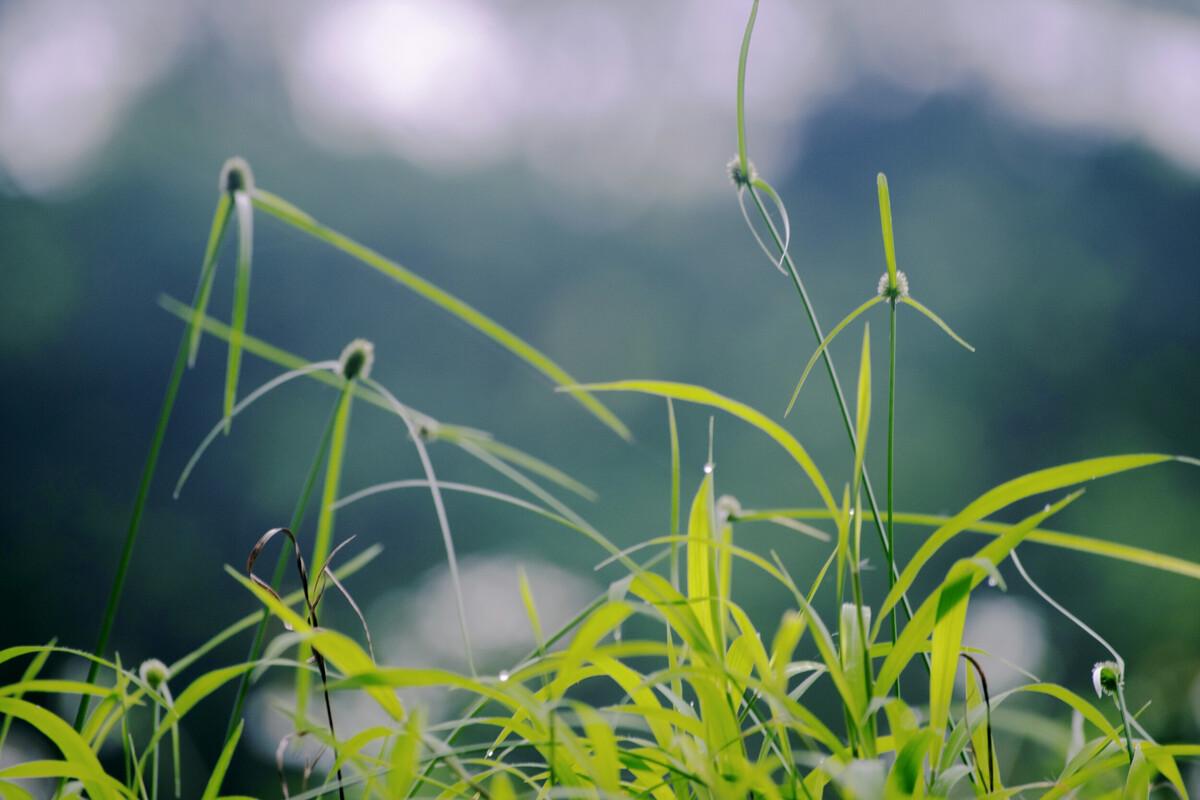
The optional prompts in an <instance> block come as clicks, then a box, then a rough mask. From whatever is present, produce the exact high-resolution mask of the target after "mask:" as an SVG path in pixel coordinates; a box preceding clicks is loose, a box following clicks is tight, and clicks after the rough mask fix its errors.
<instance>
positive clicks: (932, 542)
mask: <svg viewBox="0 0 1200 800" xmlns="http://www.w3.org/2000/svg"><path fill="white" fill-rule="evenodd" d="M1171 460H1173V458H1172V456H1168V455H1161V454H1157V453H1138V454H1133V455H1124V456H1108V457H1104V458H1092V459H1087V460H1085V461H1076V462H1073V463H1070V464H1063V465H1061V466H1057V467H1050V468H1049V469H1043V470H1038V471H1037V472H1031V473H1029V474H1027V475H1022V476H1021V477H1019V478H1014V479H1013V480H1010V481H1007V482H1005V483H1002V484H1000V485H999V486H997V487H995V488H994V489H991V490H989V491H987V492H984V493H983V494H982V495H980V496H979V497H978V498H977V499H975V500H974V501H972V502H971V503H970V504H968V505H967V506H966V508H964V509H963V510H962V511H960V512H959V513H958V514H956V515H955V516H954V517H952V518H951V519H950V520H949V521H948V522H946V523H945V524H944V525H943V526H942V527H940V528H938V530H936V531H934V533H933V534H932V535H930V537H929V538H928V539H927V540H926V541H925V542H924V543H923V544H922V545H921V547H920V548H919V549H918V550H917V552H916V554H914V555H913V557H912V560H910V561H909V562H908V565H907V566H906V567H905V568H904V570H903V571H902V572H901V573H900V576H899V577H898V578H897V579H896V584H895V586H893V587H892V590H891V591H890V592H888V596H887V598H886V599H885V600H884V602H883V606H882V607H881V608H880V610H879V621H877V622H876V631H875V636H878V633H879V631H878V627H879V624H880V622H881V621H882V620H883V619H884V616H885V615H886V614H887V612H888V611H889V610H891V609H892V608H893V607H894V606H895V605H896V603H897V602H899V599H900V597H901V596H902V595H903V594H904V592H905V591H907V590H908V587H909V586H911V585H912V582H913V581H914V580H915V579H916V577H917V573H918V572H920V570H921V568H922V567H924V566H925V564H927V563H928V562H929V560H930V559H931V558H932V557H933V556H934V554H935V553H937V551H938V550H939V549H941V547H942V546H943V545H945V544H946V542H948V541H950V539H952V538H953V537H954V536H956V535H957V534H958V533H960V532H961V531H963V530H965V529H966V528H967V526H969V525H973V524H975V523H976V522H979V521H980V520H981V519H983V518H984V517H987V516H989V515H991V514H994V513H995V512H997V511H999V510H1000V509H1002V508H1005V507H1006V506H1009V505H1012V504H1013V503H1015V502H1017V501H1018V500H1024V499H1025V498H1027V497H1032V496H1033V495H1038V494H1043V493H1045V492H1051V491H1054V490H1056V489H1063V488H1066V487H1068V486H1074V485H1076V484H1080V483H1084V482H1087V481H1091V480H1095V479H1097V478H1103V477H1107V476H1109V475H1116V474H1118V473H1121V472H1127V471H1129V470H1134V469H1140V468H1142V467H1148V466H1151V465H1153V464H1161V463H1163V462H1164V461H1171Z"/></svg>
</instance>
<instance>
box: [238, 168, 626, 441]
mask: <svg viewBox="0 0 1200 800" xmlns="http://www.w3.org/2000/svg"><path fill="white" fill-rule="evenodd" d="M254 205H255V206H256V207H257V208H259V209H261V210H262V211H265V212H267V213H268V214H271V215H273V216H275V217H278V218H279V219H281V220H283V221H284V222H286V223H288V224H289V225H292V226H293V227H295V228H297V229H298V230H301V231H303V232H304V233H307V234H309V235H310V236H312V237H314V238H316V239H319V240H320V241H323V242H325V243H326V244H329V245H331V246H332V247H335V248H337V249H338V250H341V251H342V252H344V253H346V254H347V255H350V256H352V257H353V258H355V259H357V260H358V261H361V262H362V263H363V264H366V265H367V266H369V267H371V268H372V269H374V270H376V271H377V272H381V273H383V274H384V275H386V276H388V277H389V278H391V279H392V280H394V281H396V282H397V283H399V284H400V285H402V286H404V287H406V288H408V289H410V290H411V291H413V292H415V293H416V294H418V295H420V296H421V297H423V298H425V299H426V300H428V301H429V302H431V303H433V304H434V305H436V306H438V307H439V308H442V309H444V310H445V311H448V312H449V313H451V314H453V315H454V316H456V317H458V318H459V319H460V320H462V321H463V322H465V323H466V324H468V325H470V326H471V327H472V328H475V329H476V330H478V331H479V332H480V333H482V334H483V335H485V336H487V337H488V338H489V339H491V340H493V341H494V342H496V343H497V344H499V345H500V346H501V347H503V348H504V349H506V350H508V351H509V352H510V353H512V354H513V355H515V356H517V357H518V358H520V359H521V360H523V361H525V362H526V363H528V364H529V365H531V366H532V367H533V368H534V369H536V370H538V371H539V372H541V373H542V374H543V375H545V376H546V377H548V378H549V379H550V380H551V381H553V382H554V383H555V384H557V385H559V386H571V385H574V384H576V383H578V381H576V380H575V379H574V378H572V377H571V376H570V375H569V374H567V372H566V370H564V369H563V368H562V367H560V366H558V364H556V363H554V362H553V361H552V360H550V358H549V357H548V356H546V355H545V354H544V353H542V352H541V351H540V350H538V349H537V348H535V347H533V345H531V344H529V343H528V342H526V341H525V340H524V339H522V338H521V337H519V336H517V335H516V334H515V333H513V332H512V331H510V330H508V329H507V328H505V327H504V326H502V325H501V324H500V323H498V322H496V321H495V320H493V319H492V318H491V317H489V316H487V315H486V314H484V313H482V312H480V311H478V310H476V309H475V308H474V307H472V306H470V305H468V304H467V303H465V302H463V301H462V300H459V299H458V298H457V297H455V296H454V295H452V294H450V293H448V292H446V291H444V290H442V289H440V288H438V287H437V286H435V285H433V284H432V283H430V282H429V281H427V280H425V279H424V278H422V277H421V276H419V275H417V274H416V273H415V272H412V271H411V270H408V269H406V268H404V267H402V266H400V265H399V264H397V263H396V262H395V261H392V260H390V259H388V258H384V257H383V256H382V255H380V254H379V253H377V252H375V251H374V250H371V249H370V248H368V247H365V246H363V245H361V244H359V243H358V242H356V241H354V240H353V239H350V238H349V237H346V236H343V235H342V234H340V233H338V232H337V231H335V230H332V229H331V228H327V227H325V226H324V225H322V224H321V223H319V222H317V221H316V220H315V219H313V218H312V217H310V216H308V215H307V214H305V213H304V212H302V211H300V210H299V209H297V208H296V207H295V206H293V205H291V204H290V203H287V202H286V201H283V200H281V198H279V197H277V196H275V195H273V194H271V193H270V192H267V191H265V190H263V189H255V190H254ZM575 399H576V400H577V401H578V402H579V403H581V404H582V405H583V406H584V407H585V408H586V409H587V410H588V411H590V412H591V413H592V414H593V415H594V416H595V417H596V418H598V419H599V420H600V421H601V422H603V423H604V424H605V425H607V426H608V427H609V428H611V429H612V430H613V431H614V432H615V433H616V434H617V435H618V436H620V437H621V438H622V439H625V440H627V441H628V440H630V439H632V436H631V434H630V433H629V429H628V428H627V427H625V423H623V422H621V420H620V419H618V418H617V416H616V415H615V414H613V413H612V412H611V411H610V410H608V408H607V407H605V406H604V405H603V404H602V403H600V402H599V401H598V400H596V398H594V397H592V396H590V395H588V394H586V393H582V394H578V395H576V397H575Z"/></svg>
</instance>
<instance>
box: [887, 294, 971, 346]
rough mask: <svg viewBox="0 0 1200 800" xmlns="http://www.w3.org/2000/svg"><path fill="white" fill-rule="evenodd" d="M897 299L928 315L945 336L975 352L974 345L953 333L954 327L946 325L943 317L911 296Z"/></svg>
mask: <svg viewBox="0 0 1200 800" xmlns="http://www.w3.org/2000/svg"><path fill="white" fill-rule="evenodd" d="M897 300H898V301H899V302H901V303H904V304H905V305H909V306H912V307H913V308H915V309H916V310H917V311H920V312H921V313H922V314H924V315H925V316H926V317H928V318H929V320H930V321H931V322H933V324H934V325H937V326H938V327H939V328H941V329H942V331H943V332H944V333H945V334H946V335H947V336H949V337H950V338H951V339H953V340H954V341H956V342H958V343H959V344H960V345H962V346H963V347H965V348H966V349H967V350H970V351H971V352H972V353H974V352H975V348H974V347H972V346H971V344H970V343H968V342H967V340H966V339H964V338H962V337H961V336H959V335H958V334H957V333H955V332H954V329H953V328H951V327H950V326H949V325H947V324H946V322H945V320H943V319H942V318H941V317H939V316H938V315H937V314H935V313H933V312H932V311H930V310H929V309H928V308H926V307H925V306H923V305H921V304H920V303H918V302H917V301H916V300H914V299H912V298H911V297H909V296H907V295H905V296H903V297H899V298H897Z"/></svg>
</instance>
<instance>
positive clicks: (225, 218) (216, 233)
mask: <svg viewBox="0 0 1200 800" xmlns="http://www.w3.org/2000/svg"><path fill="white" fill-rule="evenodd" d="M232 210H233V202H232V201H231V200H230V199H229V193H228V192H225V191H222V192H221V194H220V196H219V197H218V198H217V209H216V211H215V212H214V213H213V221H212V227H211V229H210V230H209V232H208V244H207V245H205V247H204V261H203V262H201V264H200V283H199V285H198V287H197V289H196V305H195V310H194V311H193V312H192V321H191V325H190V327H189V329H188V340H189V341H188V366H189V367H192V366H195V364H196V354H197V353H198V352H199V351H200V336H201V333H202V330H201V327H200V321H201V320H202V319H203V318H204V314H205V312H206V311H207V310H208V301H209V298H211V297H212V287H213V282H214V279H215V277H216V274H217V255H218V254H219V253H220V250H221V242H222V241H223V240H224V239H225V231H226V230H227V229H228V227H229V217H230V212H231V211H232Z"/></svg>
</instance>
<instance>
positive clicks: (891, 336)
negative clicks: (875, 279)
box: [885, 298, 901, 697]
mask: <svg viewBox="0 0 1200 800" xmlns="http://www.w3.org/2000/svg"><path fill="white" fill-rule="evenodd" d="M895 453H896V300H895V299H894V298H893V299H892V300H891V301H890V302H889V303H888V428H887V551H886V553H885V555H886V556H887V574H888V591H889V592H890V591H891V590H892V587H893V586H895V585H896V531H895V519H894V512H895V500H894V496H895V474H896V471H895V468H896V458H895ZM891 617H892V641H893V642H894V641H896V639H897V638H899V635H900V634H899V627H898V625H897V622H896V610H895V609H892V614H891ZM896 696H897V697H900V696H901V695H900V684H899V682H897V684H896Z"/></svg>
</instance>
